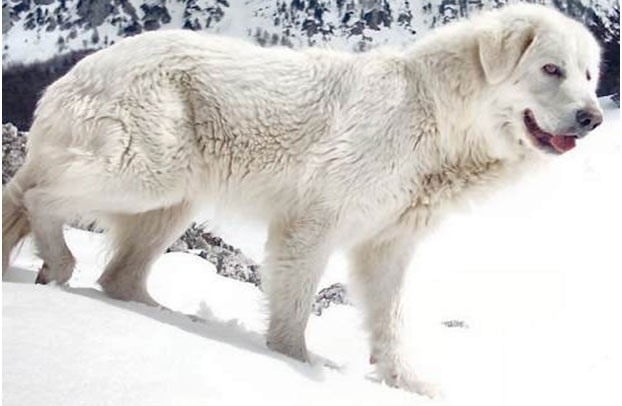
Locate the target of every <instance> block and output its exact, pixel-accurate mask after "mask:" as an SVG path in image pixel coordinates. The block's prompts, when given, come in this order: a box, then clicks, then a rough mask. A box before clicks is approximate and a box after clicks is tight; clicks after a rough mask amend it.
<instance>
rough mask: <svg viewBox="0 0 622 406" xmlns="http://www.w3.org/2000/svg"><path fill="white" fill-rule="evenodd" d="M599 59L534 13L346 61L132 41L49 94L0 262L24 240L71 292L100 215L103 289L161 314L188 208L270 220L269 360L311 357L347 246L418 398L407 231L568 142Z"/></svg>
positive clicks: (9, 197) (587, 118)
mask: <svg viewBox="0 0 622 406" xmlns="http://www.w3.org/2000/svg"><path fill="white" fill-rule="evenodd" d="M599 53H600V51H599V46H598V45H597V42H596V41H595V40H594V38H593V37H592V35H591V34H590V33H589V32H588V31H587V29H585V28H584V27H583V26H582V25H581V24H579V23H577V22H575V21H573V20H570V19H568V18H566V17H564V16H563V15H562V14H560V13H559V12H557V11H554V10H552V9H548V8H544V7H541V6H529V5H517V6H510V7H507V8H504V9H502V10H499V11H492V12H487V13H483V14H482V15H481V16H480V17H477V18H474V19H472V20H469V21H463V22H459V23H456V24H452V25H449V26H447V27H444V28H441V29H439V30H437V31H435V32H433V33H431V34H430V35H428V36H427V37H426V38H424V39H422V40H420V41H418V42H416V43H415V44H413V45H412V46H411V47H409V48H407V49H405V50H387V49H378V50H375V51H371V52H368V53H363V54H356V55H355V54H347V53H338V52H331V51H327V50H319V49H308V50H305V51H293V50H290V49H284V48H273V49H263V48H259V47H257V46H254V45H251V44H248V43H245V42H241V41H237V40H232V39H227V38H222V37H213V36H203V35H200V34H197V33H194V32H189V31H160V32H151V33H145V34H143V35H139V36H136V37H133V38H128V39H126V40H123V41H121V42H120V43H118V44H115V45H114V46H111V47H110V48H108V49H105V50H102V51H99V52H97V53H95V54H93V55H91V56H88V57H86V58H85V59H84V60H82V61H81V62H80V63H78V64H77V65H76V66H75V68H73V69H72V70H71V71H70V72H69V73H68V74H67V75H65V76H64V77H63V78H61V79H60V80H58V81H57V82H56V83H54V84H53V85H51V86H50V87H49V88H48V89H47V90H46V91H45V94H44V95H43V97H42V98H41V101H40V102H39V105H38V107H37V111H36V113H35V120H34V123H33V125H32V128H31V131H30V138H29V142H30V144H29V152H28V157H27V161H26V164H25V165H24V166H23V168H21V169H20V171H19V172H18V174H17V175H16V176H15V178H14V179H13V180H12V181H11V182H10V183H9V184H8V186H7V187H6V188H5V190H4V192H3V196H2V205H3V210H4V211H3V217H2V227H3V237H4V238H3V247H2V249H3V270H4V269H6V268H7V266H8V258H9V255H10V253H11V250H12V248H13V247H14V246H15V245H16V244H17V242H18V241H19V240H20V239H21V238H23V237H24V236H25V235H26V234H27V233H29V232H30V231H32V233H33V234H34V238H35V240H36V243H37V246H38V249H39V251H40V255H41V257H42V258H43V260H44V263H45V265H44V267H43V269H42V271H41V274H40V275H39V281H40V282H43V283H45V282H47V281H52V280H55V281H58V282H59V283H63V282H66V281H67V280H68V279H69V278H70V277H71V274H72V269H73V266H74V262H75V261H74V259H73V256H72V254H71V252H70V251H69V249H68V248H67V245H66V243H65V241H64V238H63V232H62V226H63V223H65V222H66V221H67V220H68V219H70V218H74V217H76V216H78V217H82V218H85V217H86V218H96V219H99V220H100V221H104V222H105V223H106V224H107V225H108V227H109V228H110V232H111V236H112V239H113V242H114V249H115V251H114V256H113V258H112V259H111V261H110V263H109V264H108V265H107V267H106V269H105V271H104V273H103V275H102V276H101V278H100V280H99V282H100V284H101V286H102V288H103V290H104V291H105V292H106V293H107V294H108V295H110V296H111V297H114V298H119V299H123V300H138V301H142V302H146V303H154V302H153V300H152V299H151V297H150V296H149V294H148V293H147V291H146V288H145V286H146V282H145V281H146V278H147V275H148V270H149V267H150V265H151V264H152V262H153V261H154V260H155V259H156V257H157V256H158V255H160V253H161V252H162V251H163V250H164V249H165V248H166V247H167V246H168V245H169V244H171V242H173V241H174V240H175V239H176V238H177V237H178V236H179V234H180V233H181V232H182V231H183V230H184V229H185V228H186V227H187V225H188V223H189V221H190V220H191V219H192V217H193V213H194V210H195V209H196V208H197V207H199V206H201V205H202V204H203V203H204V202H206V201H209V200H211V201H212V202H214V201H215V202H220V203H221V204H225V205H227V207H234V208H239V209H242V210H245V211H247V212H248V213H249V214H253V215H259V216H262V217H263V218H266V219H268V220H269V221H270V228H269V238H268V242H267V245H266V250H267V259H266V262H265V264H264V266H263V268H262V271H263V272H264V275H263V277H264V281H265V290H266V292H267V296H268V299H269V307H270V313H271V314H270V316H271V317H270V324H269V328H268V333H267V342H268V345H269V347H270V348H272V349H274V350H276V351H280V352H282V353H285V354H288V355H290V356H292V357H294V358H297V359H300V360H308V354H307V348H306V345H305V327H306V324H307V319H308V317H309V312H310V304H311V301H312V297H313V295H314V293H315V291H316V288H317V284H318V279H319V278H320V276H321V274H322V271H323V269H324V266H325V264H326V261H327V258H328V257H329V254H330V253H331V250H332V249H333V247H335V246H341V247H344V248H346V249H348V250H349V251H350V252H351V255H352V259H353V264H354V266H353V270H352V273H353V279H354V281H355V282H356V283H357V285H358V289H359V290H360V291H361V292H362V299H363V301H362V302H363V306H364V309H363V310H364V311H365V314H366V320H367V325H368V328H369V330H370V335H371V355H372V359H373V360H374V361H375V363H376V365H377V368H378V371H379V373H380V374H381V375H382V377H383V378H384V380H385V381H386V382H387V383H389V384H390V385H394V386H399V387H403V388H405V389H408V390H413V391H417V392H419V393H428V387H427V386H426V385H425V384H424V383H422V382H421V381H420V380H419V379H418V378H417V377H416V376H415V374H414V373H413V372H412V371H411V370H410V369H409V368H408V366H407V365H408V364H407V362H406V360H405V359H404V358H403V356H402V355H401V349H400V348H401V344H400V329H399V325H400V313H401V311H400V301H401V299H402V281H403V277H404V271H405V269H406V268H407V265H408V263H409V261H410V258H411V254H412V251H413V248H414V247H415V245H416V241H417V239H418V238H420V237H421V235H422V234H423V233H424V232H425V230H426V229H428V228H429V227H430V226H431V225H432V224H433V223H434V221H435V219H436V218H437V217H438V215H439V214H440V213H441V212H442V211H443V209H444V208H446V207H448V206H451V205H453V204H455V203H456V202H458V201H460V200H462V199H464V197H465V196H467V195H470V193H469V192H471V191H476V190H481V189H482V188H488V187H489V186H491V185H495V184H497V183H498V182H499V181H503V180H505V179H507V178H509V177H511V176H512V175H513V174H515V173H518V172H520V171H521V169H524V167H525V166H526V165H527V164H528V163H529V162H532V161H534V160H535V159H537V158H538V157H541V156H546V155H555V154H561V153H564V152H566V151H568V150H570V149H571V148H573V147H574V146H575V142H576V139H577V138H580V137H582V136H584V135H585V134H587V133H588V132H589V131H590V130H592V129H593V128H595V127H596V126H597V125H598V124H599V123H600V122H601V120H602V115H601V111H600V109H599V107H598V104H597V100H596V96H595V89H596V84H597V81H598V75H599Z"/></svg>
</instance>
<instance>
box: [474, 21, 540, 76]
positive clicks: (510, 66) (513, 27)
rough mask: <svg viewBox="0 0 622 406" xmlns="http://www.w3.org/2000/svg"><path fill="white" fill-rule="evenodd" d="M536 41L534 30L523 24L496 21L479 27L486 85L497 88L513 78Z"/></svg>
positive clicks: (479, 45)
mask: <svg viewBox="0 0 622 406" xmlns="http://www.w3.org/2000/svg"><path fill="white" fill-rule="evenodd" d="M535 38H536V30H535V27H534V26H533V25H532V24H530V23H529V22H528V21H524V20H522V21H514V22H511V23H509V22H501V21H498V20H494V21H490V22H487V24H486V25H484V26H481V27H479V29H478V36H477V42H478V48H479V60H480V63H481V64H482V69H483V71H484V76H485V77H486V81H487V82H488V83H490V84H497V83H500V82H501V81H503V80H504V79H505V78H507V77H508V76H510V74H511V73H512V71H513V70H514V68H515V67H516V66H517V65H518V63H519V62H520V60H521V58H522V57H523V55H525V53H526V52H527V51H528V49H529V48H530V47H531V45H532V44H533V43H534V42H535Z"/></svg>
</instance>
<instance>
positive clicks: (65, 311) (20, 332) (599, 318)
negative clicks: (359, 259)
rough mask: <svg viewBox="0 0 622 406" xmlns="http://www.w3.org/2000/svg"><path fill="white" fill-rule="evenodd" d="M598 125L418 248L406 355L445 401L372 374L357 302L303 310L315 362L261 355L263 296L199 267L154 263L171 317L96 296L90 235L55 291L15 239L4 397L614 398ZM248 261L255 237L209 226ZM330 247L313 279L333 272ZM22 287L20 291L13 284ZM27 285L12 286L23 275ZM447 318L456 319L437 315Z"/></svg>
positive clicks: (621, 262)
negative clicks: (322, 270) (38, 280)
mask: <svg viewBox="0 0 622 406" xmlns="http://www.w3.org/2000/svg"><path fill="white" fill-rule="evenodd" d="M603 104H604V107H605V108H606V117H605V123H604V124H603V125H602V126H601V128H599V129H598V130H597V131H595V132H594V133H593V134H592V135H590V136H589V137H588V138H587V139H585V140H583V141H581V142H580V143H579V145H578V147H577V148H576V150H574V151H571V152H570V153H568V154H566V155H565V156H563V157H559V158H556V159H555V160H554V161H553V162H552V163H551V164H550V165H549V166H548V167H547V168H544V169H543V170H541V171H539V172H538V173H534V174H533V176H527V177H526V178H525V179H524V180H523V181H521V183H520V184H518V185H516V186H514V187H510V188H507V189H505V190H503V191H502V192H500V193H498V194H497V195H495V196H494V197H493V198H492V199H489V200H487V201H486V202H480V203H478V204H477V205H476V206H474V207H472V208H471V209H470V211H469V212H467V211H464V212H462V213H457V214H455V215H453V216H452V217H450V218H448V219H447V221H445V222H444V224H443V226H442V227H441V228H440V229H439V230H438V231H437V232H436V233H434V234H433V235H432V236H431V237H430V238H429V239H428V240H426V241H424V242H422V243H421V246H420V249H419V255H418V256H417V257H416V259H415V260H414V262H413V264H412V272H411V277H410V280H409V281H408V283H409V291H410V295H411V299H410V300H409V302H408V309H409V312H408V324H407V325H408V326H409V330H410V332H411V333H412V339H411V342H412V349H411V350H412V360H413V363H414V365H415V366H416V367H417V370H418V371H419V373H420V375H421V376H423V377H425V378H426V379H428V380H430V381H433V382H436V383H437V384H438V385H439V386H440V387H441V388H442V390H443V392H444V398H442V399H438V400H433V401H431V400H428V399H426V398H423V397H420V396H417V395H413V394H409V393H405V392H403V391H400V390H396V389H392V388H388V387H386V386H384V385H382V384H379V383H377V382H376V381H375V379H374V376H373V374H372V373H371V371H372V369H371V367H370V366H369V365H368V364H367V360H368V352H367V347H366V337H365V333H364V331H363V330H362V329H361V318H360V315H359V313H358V312H357V310H356V309H355V308H354V307H351V306H331V307H330V308H328V309H327V310H326V311H325V312H324V313H323V315H322V316H321V317H316V316H312V319H311V322H310V325H309V329H308V342H309V346H310V349H311V351H312V352H313V354H314V359H315V362H314V365H306V364H301V363H299V362H297V361H293V360H291V359H288V358H286V357H283V356H281V355H279V354H275V353H273V352H271V351H269V350H268V349H267V348H266V347H265V345H264V339H263V337H262V333H263V330H264V328H265V318H266V313H265V311H264V310H263V301H262V297H261V292H260V291H259V290H257V289H256V288H255V287H254V286H252V285H250V284H245V283H241V282H238V281H235V280H231V279H226V278H223V277H221V276H218V275H216V273H215V272H214V268H213V267H212V266H211V265H210V264H209V263H208V262H206V261H204V260H202V259H200V258H198V257H196V256H193V255H190V254H184V253H170V254H166V255H164V256H163V257H162V258H161V259H160V260H159V261H158V262H157V263H156V265H155V269H154V272H153V275H152V277H151V279H150V290H151V292H152V294H153V296H154V297H155V298H156V299H157V300H158V301H160V302H161V303H162V304H163V305H164V306H166V307H168V308H169V309H171V310H162V309H154V308H149V307H147V306H144V305H141V304H136V303H124V302H118V301H114V300H111V299H108V298H106V297H104V296H103V295H102V294H101V293H100V292H98V291H97V290H95V289H94V280H95V279H96V278H97V276H98V273H99V272H101V266H102V263H103V261H104V259H105V258H104V254H103V252H104V250H103V248H104V246H105V243H104V240H103V238H102V236H101V235H97V234H91V233H87V232H84V231H79V230H69V231H68V233H67V235H68V238H69V242H70V246H71V248H72V250H73V251H74V252H75V253H76V256H77V257H78V268H77V271H76V275H75V277H74V278H73V279H72V281H71V287H70V288H61V287H57V286H56V287H55V286H40V285H33V284H31V282H32V280H34V277H35V272H36V269H37V268H38V266H39V265H40V263H39V261H38V260H37V259H36V258H35V257H34V256H33V250H32V246H31V242H30V241H26V243H25V244H24V246H23V247H22V249H21V251H20V253H19V256H18V257H17V259H16V262H15V266H14V268H13V269H12V271H11V273H10V275H9V280H11V281H14V282H5V283H3V289H2V291H3V327H2V338H3V344H2V355H3V369H2V379H3V395H2V400H3V402H4V404H5V405H7V406H10V405H19V406H22V405H24V406H36V405H46V406H48V405H64V406H73V405H90V406H95V405H132V406H142V405H149V406H152V405H153V406H158V405H233V404H236V405H237V404H246V403H252V404H258V405H333V404H335V405H337V404H339V405H350V404H356V405H379V404H388V405H406V404H409V405H423V404H433V405H460V406H470V405H477V406H486V405H491V406H501V405H504V406H506V405H507V406H510V405H512V406H519V405H520V406H524V405H530V406H545V405H546V406H550V405H564V406H566V405H599V406H609V405H611V406H613V405H620V404H622V395H621V393H620V382H621V381H622V347H621V346H620V343H622V323H620V310H621V309H622V294H620V289H621V286H622V283H621V282H622V254H621V253H620V247H621V246H622V244H621V242H622V231H621V230H622V213H621V211H620V209H621V208H622V149H621V147H622V136H621V134H622V131H620V130H621V128H620V116H619V110H618V109H617V108H616V107H615V106H613V105H612V104H610V103H609V102H608V101H603ZM221 228H222V229H220V230H219V231H221V232H222V233H223V234H224V235H225V236H226V238H227V240H228V242H230V243H233V244H234V245H237V246H239V247H241V248H242V249H243V250H245V251H246V252H247V253H249V254H250V255H251V256H253V257H254V258H255V259H260V257H261V255H262V254H261V240H262V238H263V234H262V231H261V230H256V229H254V228H249V227H248V226H245V227H244V228H242V227H240V226H232V227H231V226H230V227H229V228H227V227H226V226H225V225H224V224H223V225H222V226H221ZM345 266H346V261H345V259H344V258H343V256H340V255H337V256H336V257H335V258H334V260H333V261H332V262H331V264H330V266H329V270H328V274H327V276H326V281H327V282H328V281H333V280H343V278H344V277H345V275H346V273H345V270H344V268H345ZM16 282H22V283H16ZM23 282H25V283H23ZM448 321H458V322H459V323H455V324H459V325H461V327H453V328H449V327H447V326H445V325H444V324H443V323H444V322H448Z"/></svg>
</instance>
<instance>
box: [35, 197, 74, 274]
mask: <svg viewBox="0 0 622 406" xmlns="http://www.w3.org/2000/svg"><path fill="white" fill-rule="evenodd" d="M24 206H25V208H26V210H27V211H28V214H29V218H30V227H31V229H32V233H33V236H34V239H35V244H36V247H37V250H38V252H39V256H40V257H41V259H43V267H42V268H41V271H40V272H39V275H38V276H37V280H36V283H43V284H46V283H49V282H51V281H56V282H58V283H65V282H67V281H68V280H69V279H70V278H71V275H72V273H73V268H74V266H75V263H76V261H75V259H74V257H73V255H72V254H71V251H70V250H69V247H68V246H67V242H66V241H65V236H64V235H63V224H64V222H65V215H64V214H63V209H62V206H63V203H62V202H61V201H59V200H58V199H55V198H54V197H53V196H52V195H51V194H50V193H49V191H48V190H47V189H46V188H40V187H36V186H35V187H33V188H32V189H29V190H27V191H26V192H25V193H24Z"/></svg>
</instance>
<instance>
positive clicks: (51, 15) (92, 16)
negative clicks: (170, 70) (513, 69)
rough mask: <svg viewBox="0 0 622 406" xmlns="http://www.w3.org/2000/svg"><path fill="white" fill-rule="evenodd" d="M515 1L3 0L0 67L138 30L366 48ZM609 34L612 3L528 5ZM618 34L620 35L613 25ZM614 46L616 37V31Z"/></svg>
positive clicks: (548, 0)
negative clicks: (0, 59) (551, 9)
mask: <svg viewBox="0 0 622 406" xmlns="http://www.w3.org/2000/svg"><path fill="white" fill-rule="evenodd" d="M516 1H518V0H426V1H412V0H411V1H409V0H291V1H282V0H236V1H230V0H98V1H93V0H90V1H85V0H64V1H51V0H32V1H31V0H3V2H2V37H3V43H4V44H3V51H2V54H3V66H6V65H7V64H11V63H14V62H21V63H28V62H33V61H36V60H39V61H44V60H47V59H50V58H52V57H54V56H56V55H58V54H62V53H67V52H69V51H76V50H82V49H100V48H103V47H106V46H108V45H110V44H112V43H114V42H116V41H118V40H119V39H120V38H123V37H126V36H129V35H134V34H137V33H140V32H143V31H149V30H155V29H167V28H187V29H193V30H201V31H206V32H214V33H221V34H227V35H232V36H236V37H250V38H252V39H253V40H255V41H257V42H259V43H261V44H266V45H275V44H280V45H288V46H293V47H296V48H298V47H301V46H314V45H320V46H321V45H330V46H331V47H333V48H337V49H347V50H365V49H368V48H370V47H373V46H377V45H380V44H391V45H395V46H397V45H406V44H408V43H410V42H412V41H413V40H414V39H416V38H418V37H419V36H420V35H421V34H424V33H425V32H427V31H429V30H430V29H432V28H434V27H437V26H439V25H442V24H445V23H447V22H449V21H453V20H455V19H456V18H458V17H465V16H468V15H470V14H472V13H474V12H477V11H478V10H480V9H487V8H492V7H499V6H500V5H503V4H506V3H513V2H516ZM531 2H538V3H544V4H549V5H554V6H556V7H558V8H560V9H562V10H564V11H566V12H568V13H569V14H571V15H573V16H576V17H577V18H580V19H582V20H585V21H586V22H587V23H588V25H590V26H593V25H594V24H595V21H598V22H599V24H602V25H603V27H602V28H601V29H603V35H611V34H607V33H609V32H614V31H615V30H616V27H613V26H611V24H612V22H611V20H610V18H609V17H610V15H611V13H612V12H613V10H614V9H615V8H616V7H617V9H618V19H619V6H618V1H617V0H533V1H531ZM617 31H618V32H619V22H618V27H617ZM618 41H619V33H618Z"/></svg>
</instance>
